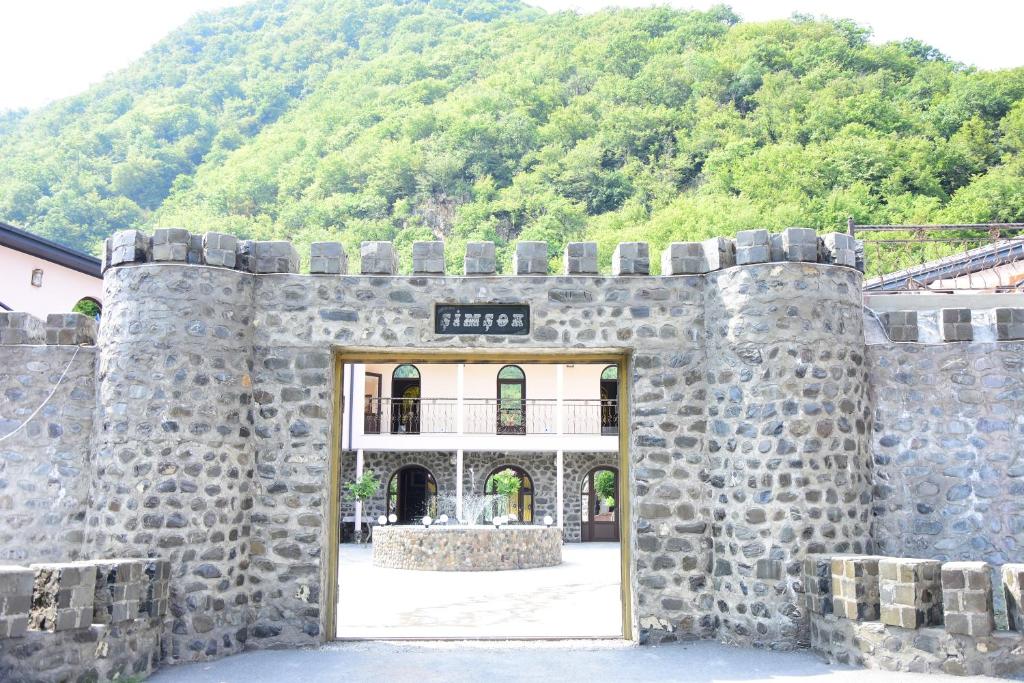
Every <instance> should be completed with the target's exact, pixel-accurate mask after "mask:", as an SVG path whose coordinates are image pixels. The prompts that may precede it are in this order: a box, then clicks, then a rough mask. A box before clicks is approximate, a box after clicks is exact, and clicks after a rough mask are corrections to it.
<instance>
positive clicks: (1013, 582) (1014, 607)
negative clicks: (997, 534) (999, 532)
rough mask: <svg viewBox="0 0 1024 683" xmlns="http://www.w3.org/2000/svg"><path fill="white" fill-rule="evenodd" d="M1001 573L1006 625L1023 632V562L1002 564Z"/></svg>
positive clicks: (1012, 629)
mask: <svg viewBox="0 0 1024 683" xmlns="http://www.w3.org/2000/svg"><path fill="white" fill-rule="evenodd" d="M1001 574H1002V578H1003V581H1002V583H1003V596H1004V597H1005V598H1006V618H1007V622H1008V625H1009V627H1010V630H1011V631H1017V632H1018V633H1024V564H1004V565H1003V566H1002V570H1001Z"/></svg>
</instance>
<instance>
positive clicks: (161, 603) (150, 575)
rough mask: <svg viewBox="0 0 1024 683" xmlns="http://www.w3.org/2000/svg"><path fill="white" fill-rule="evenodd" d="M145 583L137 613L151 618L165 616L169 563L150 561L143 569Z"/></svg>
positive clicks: (169, 587)
mask: <svg viewBox="0 0 1024 683" xmlns="http://www.w3.org/2000/svg"><path fill="white" fill-rule="evenodd" d="M143 572H144V574H145V576H146V581H145V582H144V584H143V591H142V597H141V599H140V601H139V613H140V614H143V615H147V616H149V617H151V618H157V617H162V616H164V615H165V614H167V601H168V600H169V599H170V591H171V563H170V562H168V561H167V560H161V559H151V560H148V561H146V563H145V566H144V568H143Z"/></svg>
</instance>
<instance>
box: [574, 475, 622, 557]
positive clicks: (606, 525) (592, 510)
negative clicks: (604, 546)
mask: <svg viewBox="0 0 1024 683" xmlns="http://www.w3.org/2000/svg"><path fill="white" fill-rule="evenodd" d="M580 505H581V512H582V516H581V518H580V519H581V524H582V528H581V529H580V537H581V540H583V541H618V540H619V513H618V509H619V471H618V470H617V469H615V468H614V467H595V468H594V469H592V470H590V472H588V473H587V476H586V477H584V478H583V486H582V487H581V490H580Z"/></svg>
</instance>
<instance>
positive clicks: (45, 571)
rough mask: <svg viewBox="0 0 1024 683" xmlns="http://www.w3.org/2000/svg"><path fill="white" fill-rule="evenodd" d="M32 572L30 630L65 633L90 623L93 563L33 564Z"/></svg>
mask: <svg viewBox="0 0 1024 683" xmlns="http://www.w3.org/2000/svg"><path fill="white" fill-rule="evenodd" d="M30 569H32V570H33V571H34V573H35V576H34V584H33V590H32V607H31V609H30V610H29V620H28V627H29V629H30V630H32V631H65V630H70V629H76V628H84V627H86V626H89V624H91V623H92V616H93V603H94V600H95V593H96V564H95V563H92V562H65V563H53V564H50V563H46V564H33V565H31V566H30Z"/></svg>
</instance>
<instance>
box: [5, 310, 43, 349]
mask: <svg viewBox="0 0 1024 683" xmlns="http://www.w3.org/2000/svg"><path fill="white" fill-rule="evenodd" d="M44 343H46V327H45V325H43V321H42V320H40V319H39V318H37V317H35V316H34V315H32V314H30V313H24V312H22V311H0V345H14V344H44Z"/></svg>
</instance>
